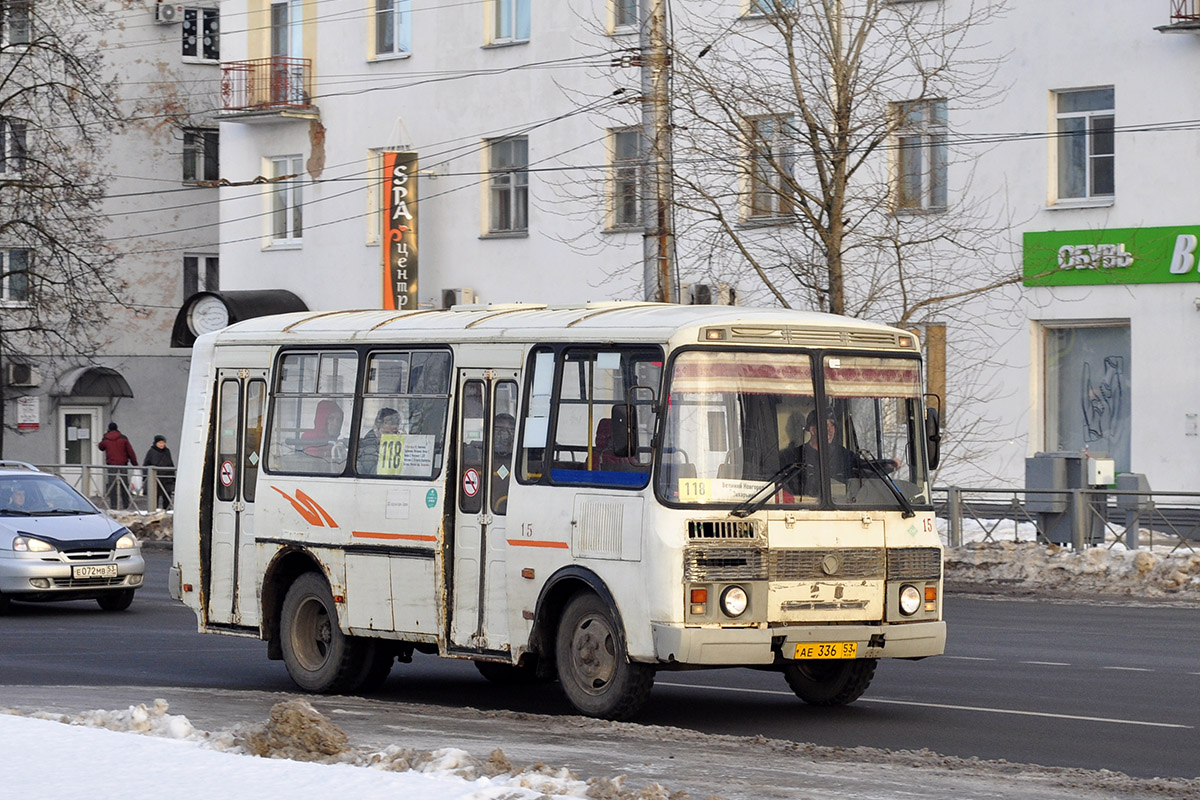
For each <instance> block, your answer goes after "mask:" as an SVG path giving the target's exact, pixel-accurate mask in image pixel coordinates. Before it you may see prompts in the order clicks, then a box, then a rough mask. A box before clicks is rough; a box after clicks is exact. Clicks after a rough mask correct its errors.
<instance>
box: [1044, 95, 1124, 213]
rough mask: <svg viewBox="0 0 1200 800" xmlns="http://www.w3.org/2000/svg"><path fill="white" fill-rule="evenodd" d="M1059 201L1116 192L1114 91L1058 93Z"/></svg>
mask: <svg viewBox="0 0 1200 800" xmlns="http://www.w3.org/2000/svg"><path fill="white" fill-rule="evenodd" d="M1055 101H1056V103H1057V112H1058V199H1059V200H1086V199H1089V198H1093V197H1112V196H1113V194H1114V193H1115V181H1114V177H1115V175H1114V169H1115V160H1116V156H1115V141H1114V136H1113V123H1114V120H1115V116H1114V113H1113V110H1114V108H1115V101H1114V92H1113V89H1112V87H1111V86H1110V87H1108V88H1106V89H1087V90H1085V91H1081V92H1057V93H1056V94H1055Z"/></svg>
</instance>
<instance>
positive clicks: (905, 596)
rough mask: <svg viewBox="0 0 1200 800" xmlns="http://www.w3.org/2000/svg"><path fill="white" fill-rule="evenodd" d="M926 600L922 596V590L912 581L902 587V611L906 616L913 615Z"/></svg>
mask: <svg viewBox="0 0 1200 800" xmlns="http://www.w3.org/2000/svg"><path fill="white" fill-rule="evenodd" d="M924 600H925V598H924V597H922V596H921V592H920V590H918V589H917V587H915V586H913V585H912V584H911V583H906V584H904V585H903V586H901V587H900V613H901V614H903V615H904V616H906V617H911V616H912V615H913V614H915V613H917V611H918V610H919V609H920V608H921V603H923V602H924Z"/></svg>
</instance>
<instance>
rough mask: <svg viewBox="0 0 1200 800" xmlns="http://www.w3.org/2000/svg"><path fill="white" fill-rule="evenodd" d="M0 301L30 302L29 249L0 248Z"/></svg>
mask: <svg viewBox="0 0 1200 800" xmlns="http://www.w3.org/2000/svg"><path fill="white" fill-rule="evenodd" d="M0 302H3V303H14V304H15V303H27V302H29V251H28V250H24V249H21V248H8V249H4V248H0Z"/></svg>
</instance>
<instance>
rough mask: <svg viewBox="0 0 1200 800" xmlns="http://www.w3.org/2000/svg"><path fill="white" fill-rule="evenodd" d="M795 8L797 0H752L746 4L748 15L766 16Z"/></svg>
mask: <svg viewBox="0 0 1200 800" xmlns="http://www.w3.org/2000/svg"><path fill="white" fill-rule="evenodd" d="M795 8H796V0H750V1H749V3H748V4H747V6H746V16H749V17H765V16H768V15H770V14H778V13H780V12H781V11H787V10H794V9H795Z"/></svg>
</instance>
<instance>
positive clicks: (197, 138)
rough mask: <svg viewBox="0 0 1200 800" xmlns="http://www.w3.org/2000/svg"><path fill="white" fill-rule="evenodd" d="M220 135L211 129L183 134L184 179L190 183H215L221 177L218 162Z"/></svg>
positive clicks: (201, 129)
mask: <svg viewBox="0 0 1200 800" xmlns="http://www.w3.org/2000/svg"><path fill="white" fill-rule="evenodd" d="M219 150H220V148H219V135H218V133H217V131H215V130H213V129H211V128H193V129H191V130H185V131H184V132H183V179H184V180H185V181H188V182H195V181H215V180H217V179H218V178H220V177H221V168H220V165H219V162H218V160H217V154H218V152H219Z"/></svg>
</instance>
